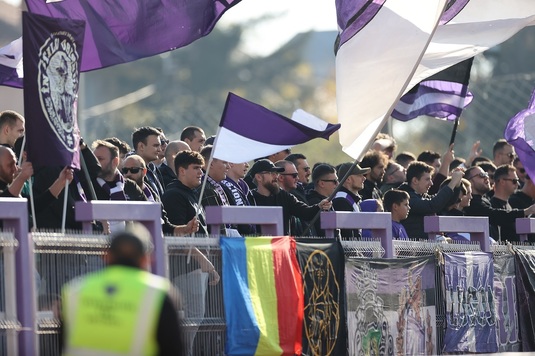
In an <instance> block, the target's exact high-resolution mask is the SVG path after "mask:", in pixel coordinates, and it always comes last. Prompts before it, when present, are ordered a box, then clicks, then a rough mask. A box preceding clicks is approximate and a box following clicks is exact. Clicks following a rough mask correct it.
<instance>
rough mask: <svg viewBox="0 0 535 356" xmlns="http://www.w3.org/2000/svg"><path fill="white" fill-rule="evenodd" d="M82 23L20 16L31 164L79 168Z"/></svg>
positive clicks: (29, 15) (36, 16)
mask: <svg viewBox="0 0 535 356" xmlns="http://www.w3.org/2000/svg"><path fill="white" fill-rule="evenodd" d="M84 30H85V22H84V21H82V20H70V19H59V18H50V17H46V16H41V15H34V14H30V13H28V12H23V14H22V36H23V38H24V43H23V54H24V73H25V76H24V116H25V117H26V151H27V153H28V161H30V162H32V164H33V166H34V167H41V166H70V167H72V168H78V169H79V168H80V155H79V150H78V149H79V141H80V132H79V130H78V123H77V110H76V108H77V102H78V87H79V82H80V59H81V54H82V48H83V41H84Z"/></svg>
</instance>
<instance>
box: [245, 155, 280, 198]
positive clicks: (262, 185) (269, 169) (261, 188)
mask: <svg viewBox="0 0 535 356" xmlns="http://www.w3.org/2000/svg"><path fill="white" fill-rule="evenodd" d="M282 172H284V168H282V167H277V166H275V165H274V164H273V162H271V161H270V160H269V159H266V158H263V159H259V160H258V161H256V162H255V163H254V164H253V166H252V167H251V169H250V170H249V174H250V175H251V177H253V180H254V182H255V184H256V186H257V187H258V192H259V193H260V194H264V195H265V194H267V193H270V194H277V193H278V192H279V189H280V187H279V184H278V176H279V173H282Z"/></svg>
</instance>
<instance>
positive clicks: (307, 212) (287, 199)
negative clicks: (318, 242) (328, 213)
mask: <svg viewBox="0 0 535 356" xmlns="http://www.w3.org/2000/svg"><path fill="white" fill-rule="evenodd" d="M283 171H284V168H280V167H276V166H275V165H274V164H273V162H271V161H269V160H268V159H261V160H258V161H256V162H255V164H254V165H253V166H252V167H251V169H250V170H249V174H250V175H251V177H253V179H254V181H255V183H256V186H257V189H254V190H253V196H254V198H255V200H256V205H257V206H282V215H283V223H284V234H285V235H289V234H290V217H291V216H292V215H295V216H297V217H298V218H301V219H305V220H312V219H313V218H314V216H315V215H316V214H317V213H318V212H319V211H320V210H329V209H330V208H331V206H332V204H331V202H330V201H328V200H327V199H323V200H322V201H321V202H320V203H319V204H315V205H307V204H305V203H303V202H300V201H299V200H297V198H296V197H295V196H293V195H292V194H290V193H288V192H286V191H284V190H282V189H280V187H279V184H278V182H277V176H278V173H281V172H283Z"/></svg>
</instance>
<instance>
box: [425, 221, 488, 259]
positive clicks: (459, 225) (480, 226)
mask: <svg viewBox="0 0 535 356" xmlns="http://www.w3.org/2000/svg"><path fill="white" fill-rule="evenodd" d="M424 231H425V232H426V233H427V234H428V236H429V240H435V237H436V234H440V233H442V232H457V233H459V232H461V233H462V232H466V233H469V234H470V241H477V242H479V246H480V248H481V251H483V252H491V250H490V240H489V236H490V234H489V218H487V217H472V216H459V217H457V216H426V217H424Z"/></svg>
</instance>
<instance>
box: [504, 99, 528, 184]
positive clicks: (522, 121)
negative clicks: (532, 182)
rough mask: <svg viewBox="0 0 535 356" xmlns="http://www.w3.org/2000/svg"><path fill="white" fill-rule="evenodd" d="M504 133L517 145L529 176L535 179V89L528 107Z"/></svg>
mask: <svg viewBox="0 0 535 356" xmlns="http://www.w3.org/2000/svg"><path fill="white" fill-rule="evenodd" d="M503 135H504V138H505V139H506V140H507V142H509V143H510V144H511V145H513V146H514V147H515V150H516V154H517V155H518V158H519V159H520V162H522V164H523V165H524V168H525V169H526V172H528V175H529V177H530V178H531V179H535V90H534V91H533V93H532V94H531V99H530V101H529V106H528V108H527V109H525V110H522V111H521V112H519V113H518V114H516V115H515V116H514V117H513V118H512V119H511V120H509V122H508V123H507V126H506V127H505V132H504V134H503Z"/></svg>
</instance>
